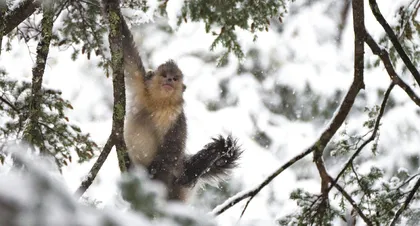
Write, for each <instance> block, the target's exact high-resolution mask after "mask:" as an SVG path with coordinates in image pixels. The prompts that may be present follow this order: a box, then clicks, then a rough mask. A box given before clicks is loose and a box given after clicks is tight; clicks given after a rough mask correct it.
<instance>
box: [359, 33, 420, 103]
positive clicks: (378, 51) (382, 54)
mask: <svg viewBox="0 0 420 226" xmlns="http://www.w3.org/2000/svg"><path fill="white" fill-rule="evenodd" d="M365 42H366V44H368V46H369V47H370V49H371V50H372V52H373V54H375V55H377V56H379V58H380V59H381V61H382V63H383V64H384V66H385V69H386V71H387V72H388V75H389V77H390V78H391V80H392V81H393V82H394V83H395V84H397V85H398V86H400V87H401V88H402V89H403V90H404V91H405V92H406V93H407V95H408V96H409V97H410V98H411V100H413V102H414V103H415V104H417V106H420V98H419V97H418V96H417V94H416V93H415V92H414V91H413V90H412V89H411V88H410V86H409V85H407V83H405V82H404V80H402V79H401V77H400V76H398V74H397V72H395V69H394V67H393V66H392V63H391V59H390V58H389V54H388V52H387V51H386V50H385V49H382V48H380V47H379V45H378V44H377V43H376V42H375V40H374V39H373V38H372V36H370V34H369V33H368V32H366V40H365Z"/></svg>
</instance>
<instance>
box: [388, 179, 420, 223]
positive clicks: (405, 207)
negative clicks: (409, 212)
mask: <svg viewBox="0 0 420 226" xmlns="http://www.w3.org/2000/svg"><path fill="white" fill-rule="evenodd" d="M419 188H420V179H418V180H417V182H416V184H415V185H414V187H413V189H411V191H410V194H408V196H407V198H406V199H405V201H404V204H403V205H402V206H401V208H400V209H398V211H397V213H395V216H394V219H393V220H392V222H391V224H390V226H394V225H396V224H397V222H398V218H399V217H400V215H401V214H402V212H403V211H404V210H406V209H407V208H408V206H409V205H410V202H411V201H412V200H413V198H414V195H415V194H416V192H417V190H419Z"/></svg>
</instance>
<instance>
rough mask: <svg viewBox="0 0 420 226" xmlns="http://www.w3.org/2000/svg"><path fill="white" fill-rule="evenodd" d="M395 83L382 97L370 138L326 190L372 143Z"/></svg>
mask: <svg viewBox="0 0 420 226" xmlns="http://www.w3.org/2000/svg"><path fill="white" fill-rule="evenodd" d="M394 86H395V83H393V82H391V84H389V86H388V89H387V90H386V92H385V95H384V99H383V100H382V104H381V108H380V110H379V114H378V116H377V117H376V122H375V126H374V127H373V132H372V134H371V136H370V137H369V139H367V140H366V141H365V142H363V144H362V145H360V147H359V148H358V149H357V150H356V152H354V154H353V155H352V156H351V157H350V159H349V160H347V163H346V164H345V165H344V167H343V169H341V171H340V173H338V175H337V177H336V178H335V179H334V180H333V181H332V182H331V185H330V187H329V189H328V190H331V188H332V187H333V186H334V185H335V184H336V183H337V181H338V180H339V179H340V177H341V176H342V175H343V174H344V172H345V171H346V169H347V168H348V167H350V165H351V164H352V163H353V161H354V159H355V158H356V157H357V156H358V155H359V154H360V152H361V151H362V150H363V148H364V147H365V146H366V145H367V144H369V143H370V142H372V141H373V140H374V139H375V137H376V134H377V132H378V130H379V126H380V125H381V119H382V116H383V114H384V112H385V107H386V103H387V102H388V99H389V96H390V94H391V91H392V89H393V88H394Z"/></svg>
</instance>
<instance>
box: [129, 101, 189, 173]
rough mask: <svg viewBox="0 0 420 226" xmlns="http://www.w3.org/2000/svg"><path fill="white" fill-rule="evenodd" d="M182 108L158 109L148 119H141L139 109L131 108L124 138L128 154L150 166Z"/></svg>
mask: <svg viewBox="0 0 420 226" xmlns="http://www.w3.org/2000/svg"><path fill="white" fill-rule="evenodd" d="M180 113H181V110H178V109H175V108H166V109H162V110H157V111H155V112H154V113H153V114H151V115H150V118H148V119H147V120H144V119H140V118H139V117H140V115H139V109H136V108H131V109H130V111H129V112H128V115H127V120H126V123H125V131H124V139H125V142H126V144H127V148H128V154H129V155H130V158H131V159H132V160H133V161H134V162H135V163H136V164H141V165H143V166H148V165H150V163H151V162H152V161H153V159H154V157H155V156H156V154H157V147H158V145H159V144H160V143H161V142H162V141H163V138H164V136H165V134H166V133H167V132H168V130H169V129H170V128H171V127H172V125H173V124H174V123H175V122H176V120H177V118H178V117H179V115H180Z"/></svg>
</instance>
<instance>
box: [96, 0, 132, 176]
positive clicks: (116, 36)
mask: <svg viewBox="0 0 420 226" xmlns="http://www.w3.org/2000/svg"><path fill="white" fill-rule="evenodd" d="M102 3H103V6H104V13H105V18H107V19H108V23H109V35H108V38H109V45H110V49H111V55H112V57H111V60H112V70H113V78H112V84H113V87H114V109H113V112H114V114H113V115H112V131H113V134H115V147H116V151H117V156H118V163H119V166H120V170H121V172H124V171H126V170H127V169H126V164H125V159H124V153H125V152H127V147H126V144H125V141H124V119H125V80H124V67H123V65H124V54H123V44H122V36H121V34H122V26H123V25H122V21H123V20H124V18H122V16H121V15H122V14H121V10H120V5H119V4H120V1H115V0H114V1H111V0H103V1H102Z"/></svg>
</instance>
